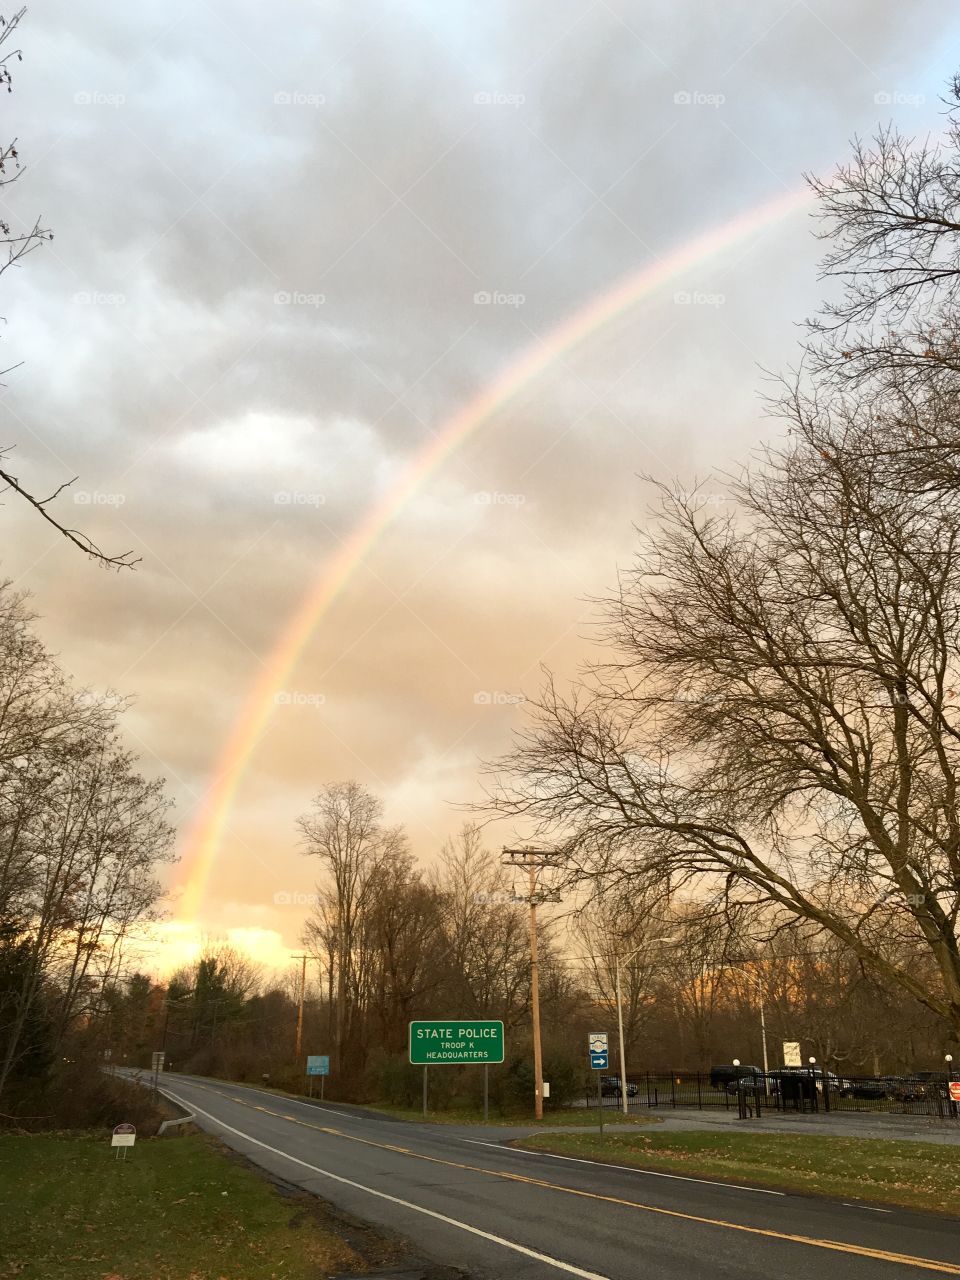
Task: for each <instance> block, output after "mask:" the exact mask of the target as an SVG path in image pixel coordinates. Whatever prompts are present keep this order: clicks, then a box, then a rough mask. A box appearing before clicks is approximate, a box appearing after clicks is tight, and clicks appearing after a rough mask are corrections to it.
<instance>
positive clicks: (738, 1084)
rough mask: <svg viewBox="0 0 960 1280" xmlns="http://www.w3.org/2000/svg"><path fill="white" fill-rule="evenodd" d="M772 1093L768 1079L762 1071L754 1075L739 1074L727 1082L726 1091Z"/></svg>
mask: <svg viewBox="0 0 960 1280" xmlns="http://www.w3.org/2000/svg"><path fill="white" fill-rule="evenodd" d="M741 1089H742V1090H743V1091H744V1093H762V1094H767V1093H772V1092H773V1090H772V1088H771V1084H770V1079H769V1077H768V1076H766V1075H764V1073H763V1072H762V1071H760V1072H758V1073H757V1074H756V1075H749V1076H739V1077H738V1078H737V1079H736V1080H730V1081H728V1083H727V1093H739V1092H740V1090H741Z"/></svg>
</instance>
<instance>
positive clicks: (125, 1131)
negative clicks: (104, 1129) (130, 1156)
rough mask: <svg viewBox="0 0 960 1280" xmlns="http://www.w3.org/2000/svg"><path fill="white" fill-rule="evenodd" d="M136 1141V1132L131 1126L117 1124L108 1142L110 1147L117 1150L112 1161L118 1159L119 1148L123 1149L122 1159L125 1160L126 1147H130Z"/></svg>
mask: <svg viewBox="0 0 960 1280" xmlns="http://www.w3.org/2000/svg"><path fill="white" fill-rule="evenodd" d="M136 1140H137V1130H136V1128H135V1127H134V1126H133V1125H132V1124H118V1125H117V1127H116V1128H115V1129H114V1131H113V1137H112V1138H111V1140H110V1145H111V1147H116V1148H117V1154H116V1155H115V1156H114V1157H113V1158H114V1160H119V1159H120V1148H121V1147H123V1158H124V1160H126V1158H127V1147H132V1146H133V1144H134V1143H135V1142H136Z"/></svg>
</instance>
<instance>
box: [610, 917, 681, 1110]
mask: <svg viewBox="0 0 960 1280" xmlns="http://www.w3.org/2000/svg"><path fill="white" fill-rule="evenodd" d="M657 942H673V938H648V939H647V940H646V941H645V942H641V944H640V946H639V947H634V949H633V950H632V951H631V952H630V954H629V955H628V956H627V957H626V958H625V959H624V961H623V963H624V964H629V963H630V961H631V960H632V959H633V957H634V956H635V955H638V954H639V953H640V952H641V951H642V950H643V949H644V947H652V946H653V945H654V943H657ZM613 962H614V982H615V986H616V995H617V1035H618V1037H619V1040H620V1106H621V1108H622V1110H623V1114H624V1115H628V1114H629V1104H628V1102H627V1063H626V1050H625V1048H624V1042H623V997H622V996H621V994H620V953H619V952H616V951H615V952H614V955H613Z"/></svg>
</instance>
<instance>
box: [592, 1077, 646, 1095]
mask: <svg viewBox="0 0 960 1280" xmlns="http://www.w3.org/2000/svg"><path fill="white" fill-rule="evenodd" d="M639 1092H640V1086H639V1085H637V1084H634V1082H633V1081H632V1080H628V1081H627V1097H628V1098H635V1097H636V1096H637V1094H638V1093H639ZM600 1094H601V1096H602V1097H604V1098H619V1097H620V1077H619V1076H601V1077H600Z"/></svg>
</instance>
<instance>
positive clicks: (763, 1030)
mask: <svg viewBox="0 0 960 1280" xmlns="http://www.w3.org/2000/svg"><path fill="white" fill-rule="evenodd" d="M728 968H730V969H734V970H736V972H737V973H743V974H746V976H747V977H748V978H751V979H752V980H753V981H754V982H755V983H756V985H757V994H758V996H759V1004H760V1036H761V1038H762V1040H763V1074H764V1075H767V1074H768V1073H769V1071H770V1059H769V1057H768V1056H767V1015H766V1011H765V1009H764V1007H763V984H762V983H761V981H760V979H759V978H758V977H757V975H756V974H755V973H751V972H750V970H749V969H745V968H744V967H743V966H742V965H739V964H733V965H728Z"/></svg>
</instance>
